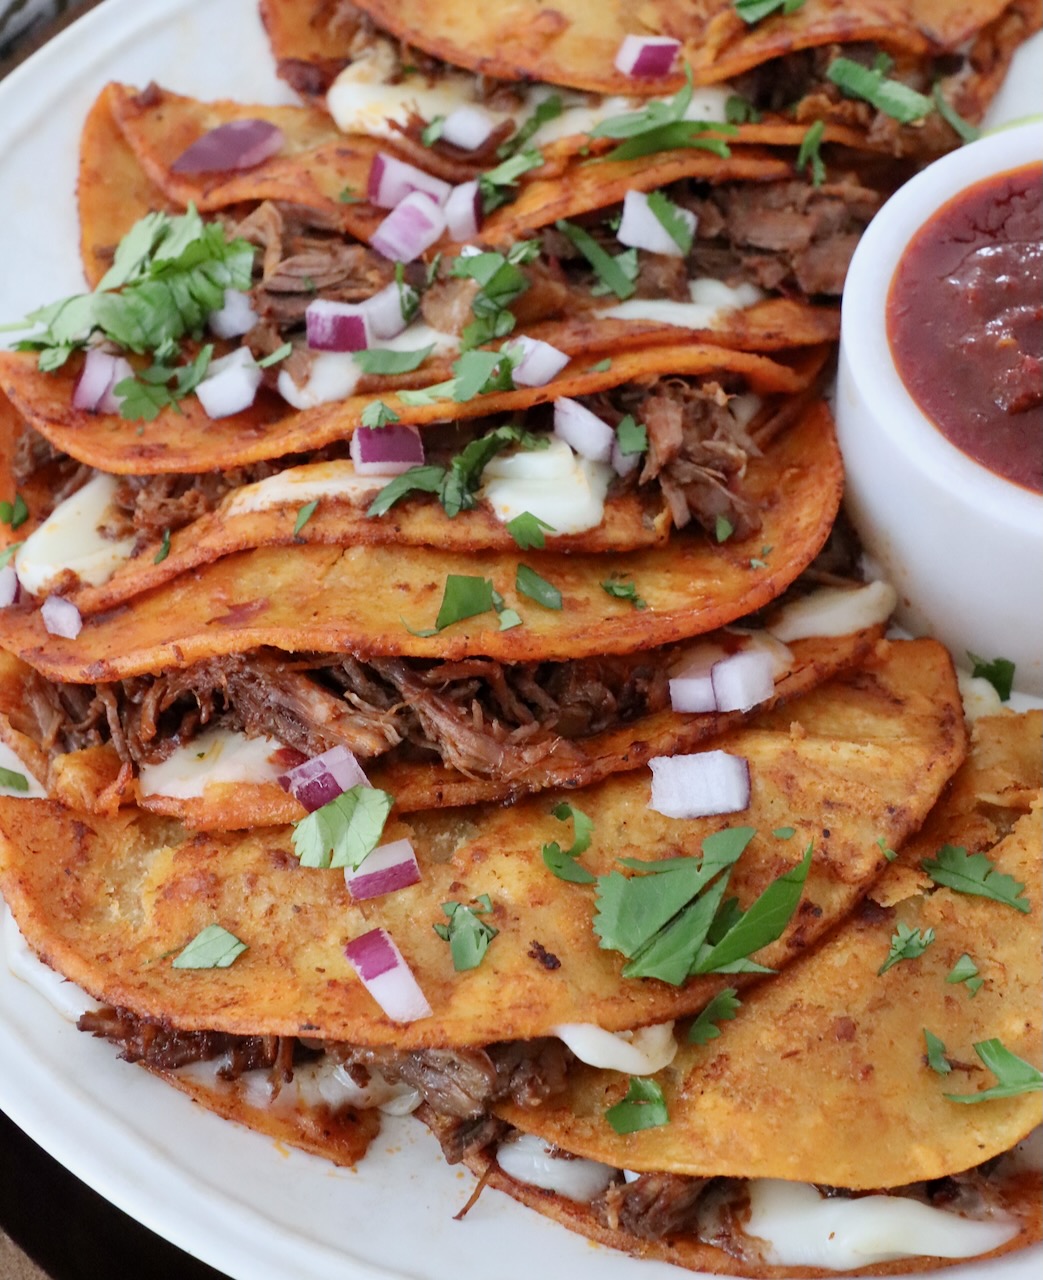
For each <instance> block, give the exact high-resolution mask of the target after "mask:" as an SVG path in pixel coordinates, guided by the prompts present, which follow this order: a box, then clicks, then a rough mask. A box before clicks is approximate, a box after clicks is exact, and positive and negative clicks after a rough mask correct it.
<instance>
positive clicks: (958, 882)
mask: <svg viewBox="0 0 1043 1280" xmlns="http://www.w3.org/2000/svg"><path fill="white" fill-rule="evenodd" d="M921 865H922V866H923V869H924V870H925V871H926V872H927V874H928V875H929V876H930V877H931V879H932V880H933V881H934V883H935V884H940V885H944V886H945V887H946V888H949V889H952V890H954V891H955V892H956V893H969V894H972V895H975V896H977V897H979V898H991V899H992V900H993V901H994V902H1002V903H1003V904H1004V905H1005V906H1008V907H1013V908H1014V909H1015V910H1016V911H1023V912H1026V913H1027V912H1028V911H1029V901H1028V899H1027V898H1026V897H1025V896H1024V894H1025V886H1024V885H1023V884H1022V883H1021V882H1020V881H1018V880H1015V879H1014V877H1013V876H1008V875H1005V874H1004V873H1003V872H1002V871H999V870H997V868H996V867H995V866H994V865H993V864H992V863H991V862H990V861H989V859H988V858H987V857H986V855H985V854H984V853H973V854H969V853H968V852H967V850H966V849H964V848H962V847H960V846H959V845H951V844H944V845H942V847H941V848H940V849H939V850H938V854H937V856H936V857H934V858H925V859H924V861H923V863H922V864H921Z"/></svg>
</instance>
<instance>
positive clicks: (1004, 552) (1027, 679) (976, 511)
mask: <svg viewBox="0 0 1043 1280" xmlns="http://www.w3.org/2000/svg"><path fill="white" fill-rule="evenodd" d="M1041 158H1043V122H1039V123H1037V122H1034V123H1031V124H1024V125H1019V126H1016V127H1014V128H1010V129H1007V130H1004V131H1002V132H999V133H995V134H993V135H991V136H989V137H986V138H982V139H980V140H979V141H978V142H974V143H971V144H970V145H968V146H964V147H961V148H960V150H959V151H954V152H952V153H951V154H950V155H947V156H945V157H944V158H943V159H941V160H938V161H936V162H935V163H934V164H932V165H930V166H929V167H928V168H927V169H925V170H924V171H923V172H922V173H920V174H917V176H916V177H915V178H913V179H912V181H911V182H909V183H907V184H906V185H905V186H904V187H902V188H901V189H900V190H899V191H898V192H897V193H896V194H895V195H894V196H892V198H891V199H890V200H889V201H888V202H887V203H886V204H885V205H884V207H883V208H882V209H881V210H880V212H879V213H878V214H877V215H876V217H875V218H874V219H873V221H872V222H871V223H870V225H869V229H868V230H867V231H866V234H865V235H864V236H863V237H862V240H861V243H860V244H859V246H858V249H857V251H856V253H855V256H854V258H853V259H852V262H851V268H850V271H849V272H848V277H847V283H846V285H845V287H844V301H843V311H842V322H841V338H840V368H839V373H838V377H837V403H836V411H837V430H838V434H839V438H840V447H841V449H842V451H843V454H844V463H845V467H846V469H847V490H846V497H845V504H846V507H847V511H848V514H849V515H850V517H851V519H852V521H853V523H854V525H855V528H856V529H857V531H858V533H859V535H860V537H861V539H862V543H863V546H864V547H865V549H866V552H867V553H868V555H869V556H870V557H871V559H872V560H873V561H875V562H876V564H877V565H878V566H879V568H880V570H881V572H882V575H883V576H885V577H887V578H888V579H889V580H890V581H891V582H893V584H894V586H895V588H896V589H897V591H898V599H899V606H898V613H897V620H898V622H899V623H900V624H901V625H902V626H904V627H906V628H907V629H908V630H910V631H912V632H913V633H914V634H916V635H932V636H936V637H937V638H938V639H939V640H941V641H942V643H943V644H945V645H946V646H947V647H948V648H949V649H950V651H951V652H952V655H953V658H954V659H955V660H956V662H957V663H958V664H959V665H961V666H964V667H967V666H968V665H969V663H968V658H967V654H968V652H970V653H974V654H977V655H979V656H981V657H983V658H986V659H993V658H999V657H1002V658H1009V659H1010V660H1011V661H1012V662H1014V663H1015V677H1014V684H1015V688H1017V689H1019V690H1020V691H1022V692H1024V693H1032V694H1043V496H1041V495H1039V494H1035V493H1031V492H1029V491H1028V490H1026V489H1024V488H1022V487H1021V486H1020V485H1016V484H1014V483H1013V482H1011V481H1009V480H1005V479H1003V478H1002V477H1000V476H997V475H995V474H994V473H993V472H991V471H989V470H987V469H986V468H985V467H983V466H981V465H980V464H978V463H976V462H974V461H973V460H972V459H971V458H969V457H968V456H967V455H966V454H964V453H962V452H961V451H960V450H959V449H957V448H956V446H955V445H953V444H950V442H949V441H948V440H947V439H946V438H945V437H944V436H943V435H942V434H941V432H940V431H939V430H938V429H937V428H936V427H935V426H934V425H933V424H932V423H931V421H930V420H929V419H928V418H927V417H926V416H925V415H924V413H923V411H922V410H921V409H920V408H919V406H918V405H917V404H916V403H915V401H914V400H913V398H912V396H911V395H910V394H909V392H908V391H907V390H906V388H905V385H904V383H903V382H902V380H901V378H900V377H899V374H898V371H897V369H896V368H895V364H894V360H893V358H892V355H891V349H890V345H889V343H888V340H887V332H886V320H885V312H886V305H887V295H888V290H889V289H890V286H891V279H892V276H893V275H894V272H895V268H896V267H897V265H898V261H899V259H900V258H901V256H902V254H903V252H904V250H905V248H906V246H907V245H908V243H909V241H910V239H911V238H912V236H913V235H914V234H915V233H916V231H917V230H918V229H919V228H920V227H921V226H922V225H923V223H924V222H926V221H927V220H928V219H929V218H930V217H931V216H932V214H934V213H935V212H936V211H937V210H938V209H939V208H940V207H941V206H942V205H943V204H945V203H946V202H947V201H949V200H950V199H952V198H953V196H956V195H958V194H959V193H960V192H961V191H963V190H964V189H965V188H966V187H969V186H972V185H974V184H975V183H976V182H979V181H981V180H982V179H983V178H989V177H991V176H992V175H994V174H999V173H1005V172H1007V171H1008V170H1011V169H1018V168H1022V167H1024V166H1025V165H1027V164H1030V163H1032V162H1033V161H1038V160H1040V159H1041Z"/></svg>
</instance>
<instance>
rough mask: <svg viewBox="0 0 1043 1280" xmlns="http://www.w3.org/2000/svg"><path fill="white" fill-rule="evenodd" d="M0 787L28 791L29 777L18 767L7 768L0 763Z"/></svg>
mask: <svg viewBox="0 0 1043 1280" xmlns="http://www.w3.org/2000/svg"><path fill="white" fill-rule="evenodd" d="M0 787H10V789H11V790H12V791H28V790H29V779H28V778H27V777H26V776H25V774H24V773H19V772H18V771H17V770H16V769H5V768H4V767H3V766H2V765H0Z"/></svg>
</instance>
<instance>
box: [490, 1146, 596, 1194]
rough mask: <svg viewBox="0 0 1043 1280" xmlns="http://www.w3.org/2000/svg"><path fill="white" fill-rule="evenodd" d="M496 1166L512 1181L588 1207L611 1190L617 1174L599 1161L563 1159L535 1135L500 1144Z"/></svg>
mask: <svg viewBox="0 0 1043 1280" xmlns="http://www.w3.org/2000/svg"><path fill="white" fill-rule="evenodd" d="M496 1163H497V1164H498V1165H499V1166H500V1168H501V1169H502V1170H503V1171H504V1173H506V1174H508V1175H509V1176H510V1177H512V1178H517V1179H518V1181H519V1182H525V1183H527V1184H528V1185H529V1186H531V1187H541V1188H542V1189H543V1190H544V1191H556V1192H557V1194H558V1195H560V1196H565V1197H566V1198H567V1199H569V1200H578V1201H580V1202H581V1203H582V1204H589V1203H590V1201H591V1200H593V1199H594V1197H595V1196H599V1195H600V1194H601V1193H602V1191H604V1190H605V1189H606V1187H608V1186H610V1185H611V1184H612V1183H613V1182H614V1181H615V1177H616V1170H615V1169H613V1168H612V1167H611V1165H607V1164H599V1163H598V1162H597V1161H596V1160H586V1159H582V1158H573V1157H570V1158H568V1159H563V1158H562V1157H561V1156H556V1155H554V1153H553V1152H552V1151H551V1150H550V1149H549V1148H548V1147H547V1145H546V1143H545V1142H544V1141H543V1140H542V1139H541V1138H537V1137H536V1135H535V1134H532V1133H514V1134H512V1135H511V1137H509V1138H508V1139H507V1141H506V1142H501V1143H500V1146H499V1149H498V1150H497V1152H496Z"/></svg>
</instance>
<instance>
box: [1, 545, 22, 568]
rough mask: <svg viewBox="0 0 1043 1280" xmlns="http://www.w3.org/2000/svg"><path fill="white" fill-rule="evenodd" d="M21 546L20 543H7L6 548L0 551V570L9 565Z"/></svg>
mask: <svg viewBox="0 0 1043 1280" xmlns="http://www.w3.org/2000/svg"><path fill="white" fill-rule="evenodd" d="M22 546H23V543H21V542H9V543H8V544H7V546H6V547H4V548H3V549H0V569H3V568H4V567H5V566H6V565H9V564H10V563H11V561H12V560H13V559H14V558H15V556H16V555H17V554H18V552H19V551H20V550H21V548H22Z"/></svg>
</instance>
